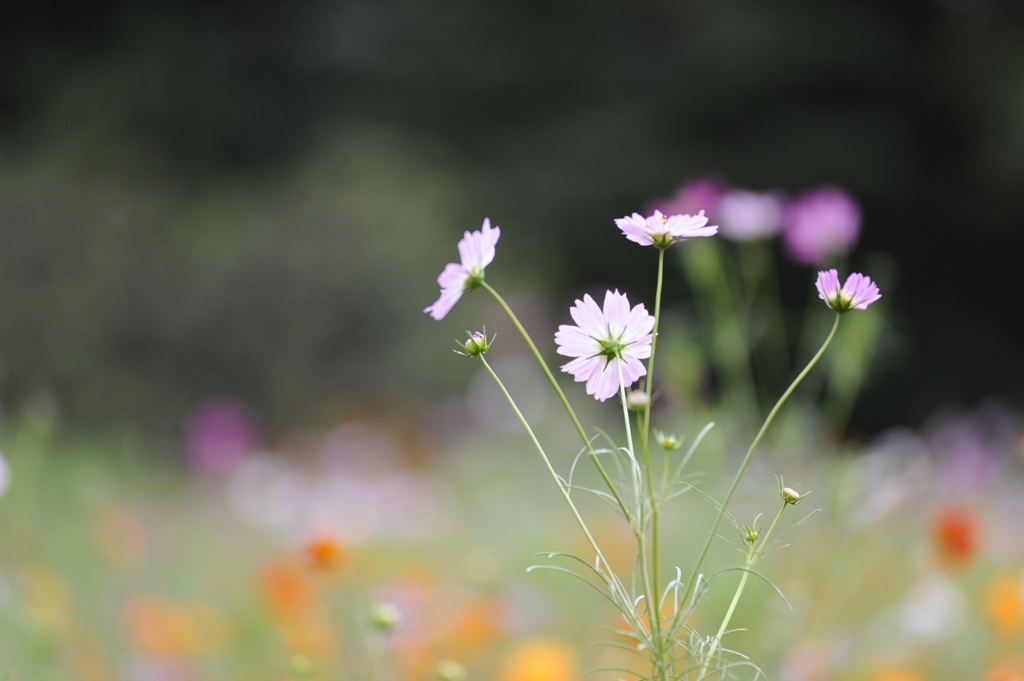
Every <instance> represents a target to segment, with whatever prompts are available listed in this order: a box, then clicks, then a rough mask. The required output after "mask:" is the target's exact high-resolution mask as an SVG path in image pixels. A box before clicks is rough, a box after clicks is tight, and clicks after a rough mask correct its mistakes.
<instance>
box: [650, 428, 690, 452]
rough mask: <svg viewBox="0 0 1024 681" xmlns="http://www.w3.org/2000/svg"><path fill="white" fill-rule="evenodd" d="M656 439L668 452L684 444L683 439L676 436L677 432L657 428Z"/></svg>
mask: <svg viewBox="0 0 1024 681" xmlns="http://www.w3.org/2000/svg"><path fill="white" fill-rule="evenodd" d="M654 440H655V441H656V442H657V443H658V446H659V447H661V448H662V449H664V450H665V451H666V452H674V451H676V450H677V449H679V448H680V447H682V446H683V442H682V440H680V439H679V438H678V437H676V434H675V433H663V432H661V431H660V430H655V431H654Z"/></svg>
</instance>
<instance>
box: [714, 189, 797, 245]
mask: <svg viewBox="0 0 1024 681" xmlns="http://www.w3.org/2000/svg"><path fill="white" fill-rule="evenodd" d="M784 212H785V202H784V200H783V198H782V197H781V196H780V195H778V194H774V193H767V194H758V193H757V192H750V191H746V190H743V189H733V190H732V191H729V192H727V193H726V194H725V195H724V196H723V197H722V198H721V200H720V201H719V204H718V222H719V234H721V235H722V236H724V237H725V238H726V239H731V240H733V241H753V240H755V239H767V238H768V237H772V236H775V235H776V234H778V233H779V230H780V229H781V228H782V217H783V214H784Z"/></svg>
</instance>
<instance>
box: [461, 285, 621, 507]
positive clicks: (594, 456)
mask: <svg viewBox="0 0 1024 681" xmlns="http://www.w3.org/2000/svg"><path fill="white" fill-rule="evenodd" d="M481 286H483V288H485V289H486V290H487V291H488V292H489V293H490V294H491V295H492V296H494V299H495V300H497V301H498V304H499V305H501V307H502V309H504V310H505V314H507V315H508V317H509V319H511V320H512V323H513V324H514V325H515V327H516V329H517V330H518V331H519V334H520V335H521V336H522V337H523V340H525V341H526V344H527V345H528V346H529V347H530V352H532V353H533V356H534V357H535V358H536V359H537V363H538V364H540V368H541V369H542V370H543V371H544V375H545V376H547V379H548V383H550V384H551V387H552V388H554V389H555V393H557V394H558V399H559V400H561V402H562V406H563V407H565V411H566V412H567V413H568V414H569V418H570V419H572V423H573V425H574V426H576V432H577V433H579V435H580V439H581V440H583V445H584V447H586V449H587V453H588V454H590V458H591V460H592V461H593V462H594V465H595V466H597V470H598V472H599V473H600V474H601V478H602V479H603V480H604V483H605V485H607V486H608V489H609V490H610V491H611V493H612V496H613V497H615V501H616V503H618V505H619V509H620V510H621V511H622V514H623V515H624V516H625V518H626V522H628V523H629V524H630V526H633V525H634V524H635V523H634V521H633V516H632V514H630V512H629V508H628V507H627V506H626V504H625V502H624V501H623V500H622V497H621V496H620V495H619V491H618V490H617V489H616V488H615V485H613V484H612V480H611V478H610V477H608V471H607V470H605V467H604V464H603V463H601V459H600V458H599V457H598V456H597V452H595V451H594V445H593V443H592V442H591V441H590V438H588V437H587V433H586V431H585V430H583V424H581V423H580V420H579V419H578V418H577V417H576V412H575V411H573V408H572V405H570V404H569V400H568V398H566V396H565V393H564V392H562V387H561V386H560V385H558V381H556V380H555V376H554V374H552V373H551V369H550V368H548V364H547V362H545V361H544V358H543V357H542V356H541V354H540V351H539V350H538V349H537V346H536V345H535V344H534V342H533V339H532V338H530V334H529V333H527V332H526V329H525V328H523V325H522V324H521V323H520V321H519V318H518V317H516V314H515V312H513V311H512V308H511V307H509V306H508V303H506V302H505V299H504V298H502V297H501V296H500V295H498V292H497V291H495V290H494V289H493V288H491V285H490V284H488V283H487V282H483V283H482V284H481Z"/></svg>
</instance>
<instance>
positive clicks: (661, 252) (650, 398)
mask: <svg viewBox="0 0 1024 681" xmlns="http://www.w3.org/2000/svg"><path fill="white" fill-rule="evenodd" d="M664 276H665V249H658V287H657V288H656V289H655V291H654V329H653V330H652V331H651V356H650V357H648V358H647V406H645V407H644V428H643V431H641V432H642V433H643V435H642V436H641V438H640V439H641V441H642V443H643V445H644V446H645V447H646V446H647V441H648V440H647V438H648V434H649V432H650V430H651V403H652V402H654V393H653V390H654V351H655V349H657V347H658V323H659V322H660V321H661V284H662V280H663V279H664Z"/></svg>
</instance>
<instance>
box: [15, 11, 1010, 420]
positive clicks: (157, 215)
mask: <svg viewBox="0 0 1024 681" xmlns="http://www.w3.org/2000/svg"><path fill="white" fill-rule="evenodd" d="M709 174H710V175H717V176H719V177H722V178H726V179H727V180H728V181H729V182H731V183H733V184H734V185H738V186H741V187H749V188H752V189H758V190H768V189H781V190H784V191H787V192H790V193H795V192H798V191H799V190H801V189H803V188H806V187H816V186H820V185H824V184H838V185H840V186H842V187H844V188H846V189H847V190H848V191H849V192H851V193H852V194H853V195H855V196H856V197H857V198H858V200H859V201H860V202H861V205H862V208H863V214H864V227H863V236H862V238H861V243H860V245H859V247H858V249H857V251H856V252H855V253H854V255H853V256H852V258H851V265H852V266H854V267H857V266H861V267H864V266H865V265H866V264H867V263H870V262H886V263H891V266H889V267H888V270H889V271H888V273H887V274H886V275H885V276H886V280H885V283H886V285H887V288H886V290H885V291H884V293H885V294H886V296H887V298H886V301H887V303H888V304H889V306H890V307H889V310H890V314H891V320H892V321H891V324H892V328H891V329H890V332H889V337H890V341H889V342H888V350H887V351H886V354H885V360H884V361H881V362H879V363H878V365H877V366H876V367H875V369H874V371H873V373H872V375H871V380H870V383H869V384H868V385H867V388H866V390H865V392H864V393H863V394H862V396H861V398H860V400H859V402H858V404H857V408H856V410H855V411H854V416H853V428H854V429H855V430H857V431H859V432H863V433H871V432H875V431H877V430H879V429H881V428H883V427H886V426H890V425H893V424H896V423H902V422H918V421H920V420H922V419H923V418H925V417H926V416H927V415H929V414H931V413H933V412H934V411H935V410H936V409H937V408H939V407H940V406H943V405H946V404H949V403H964V404H971V403H973V402H975V401H977V400H979V399H982V398H986V397H995V398H997V399H1003V400H1008V401H1011V402H1015V403H1016V404H1017V405H1020V404H1021V402H1022V401H1024V356H1022V353H1021V352H1020V348H1021V347H1022V344H1024V325H1021V324H1018V323H1016V322H1017V317H1019V316H1020V315H1021V311H1022V310H1024V268H1021V267H1020V266H1019V265H1018V262H1019V260H1020V252H1021V247H1022V246H1024V231H1022V229H1021V227H1022V225H1024V191H1021V189H1022V187H1024V5H1022V4H1021V3H1016V2H1006V1H1004V2H1000V1H998V0H974V1H972V0H959V1H958V0H946V1H945V2H940V1H937V0H936V1H933V2H904V3H894V2H838V1H837V2H817V1H814V0H806V1H783V2H771V3H765V2H753V1H749V2H747V1H727V0H726V1H721V2H700V3H696V2H670V1H662V2H654V1H647V0H633V1H631V2H622V1H610V0H587V1H586V2H582V1H572V2H570V1H559V0H544V1H536V2H497V1H493V2H458V1H450V2H432V1H428V0H418V1H415V2H412V1H408V0H376V1H373V0H337V1H334V2H328V1H325V0H298V1H293V2H271V1H270V0H262V1H260V0H252V1H244V0H239V1H235V2H225V1H220V2H218V1H207V2H182V1H180V0H177V1H175V2H169V1H167V0H164V1H154V2H147V3H131V2H109V1H108V2H102V1H97V2H90V3H77V4H73V3H62V2H54V1H49V0H34V1H31V2H29V1H26V0H0V404H2V406H3V408H4V410H5V411H7V412H13V411H17V410H18V409H20V408H22V406H23V405H24V404H25V403H26V402H27V401H31V400H32V399H35V397H34V396H37V395H40V394H46V395H52V396H53V397H55V398H56V401H57V402H58V403H59V405H60V407H61V411H62V414H63V415H64V417H65V418H66V419H67V420H68V421H69V422H72V423H78V424H82V425H95V424H97V423H121V422H128V421H131V420H134V419H138V418H141V417H148V416H157V417H160V418H164V419H169V420H171V421H175V422H177V420H179V419H180V418H181V416H182V415H183V414H184V413H185V412H186V411H187V410H188V409H189V408H191V407H192V406H193V405H194V404H195V403H196V402H197V401H199V400H202V399H205V398H207V397H210V396H214V395H220V394H227V395H233V396H235V397H238V398H240V399H242V400H244V401H246V402H248V403H249V404H251V405H253V406H254V407H255V409H256V410H257V411H258V412H259V413H260V414H261V415H263V416H264V417H265V418H267V419H269V420H270V421H271V423H277V424H284V423H299V424H301V423H310V422H318V421H320V420H323V419H330V418H332V417H335V416H336V415H337V414H339V413H342V412H344V411H346V410H351V409H354V408H359V407H360V406H361V405H364V404H366V403H368V402H373V401H375V400H380V401H391V402H393V401H395V400H409V401H413V402H415V401H416V400H423V399H425V398H430V397H432V396H434V395H438V394H444V393H445V392H448V391H454V390H461V389H463V388H464V386H465V383H466V376H467V375H468V373H467V371H468V370H465V369H462V368H459V367H460V366H461V365H458V364H457V363H456V362H455V361H454V360H453V359H452V357H453V356H452V355H451V353H450V352H449V348H450V347H451V338H452V337H453V336H458V335H461V334H462V331H463V329H464V328H470V327H471V326H475V325H476V324H477V323H478V322H477V320H478V319H479V318H480V315H479V313H480V311H481V309H482V308H483V306H484V305H485V302H486V301H484V300H482V298H483V297H482V296H476V297H473V298H471V299H468V300H467V301H465V302H464V303H460V306H459V307H458V308H457V309H456V311H455V312H453V313H452V315H451V316H450V317H449V318H448V319H446V320H444V322H442V323H441V324H437V323H435V322H433V321H431V320H430V319H428V318H427V317H426V315H423V314H422V312H421V310H422V308H423V307H425V306H426V305H428V304H429V303H431V302H432V301H433V300H434V298H435V297H436V293H437V289H436V286H435V285H434V279H435V277H436V276H437V273H438V272H439V271H440V270H441V268H442V266H443V265H444V263H445V262H448V261H449V260H451V259H454V256H455V241H456V240H457V238H458V237H459V235H460V234H461V232H462V231H463V230H466V229H477V228H479V225H480V221H481V219H482V218H483V217H484V216H485V215H487V216H490V217H491V219H492V220H493V221H494V222H495V223H496V224H498V225H501V226H502V228H503V237H502V243H501V244H500V246H499V254H498V260H497V261H496V266H495V267H492V268H491V269H490V270H489V271H488V280H489V281H492V282H494V283H495V284H496V285H498V286H500V287H501V288H502V290H509V291H519V292H526V293H528V294H531V295H533V296H535V297H536V298H537V299H540V300H546V301H550V306H551V307H550V309H551V310H553V311H554V312H552V313H551V314H552V315H553V316H552V320H554V321H561V320H562V317H564V314H562V311H563V310H564V306H567V305H568V304H569V303H570V302H571V300H572V298H573V297H575V296H578V295H579V294H580V293H581V292H582V291H583V290H586V289H587V288H588V287H590V286H592V285H596V284H608V285H616V286H620V287H622V288H624V289H625V290H628V291H630V292H631V293H635V294H636V295H640V296H644V297H646V299H647V300H650V299H651V296H652V293H653V270H652V260H651V258H650V256H651V253H650V252H648V250H647V249H641V248H627V247H626V246H624V243H625V242H624V241H623V239H622V237H621V236H620V235H619V234H618V232H617V230H615V228H614V226H613V225H612V222H611V220H612V218H614V217H618V216H621V215H623V214H626V213H630V212H632V211H634V210H641V209H642V208H643V207H644V206H646V205H649V203H650V202H651V201H652V200H654V199H657V198H659V197H664V196H668V195H670V194H671V193H672V192H673V191H674V190H675V188H676V187H677V186H678V185H679V184H680V182H682V181H683V180H685V179H687V178H693V177H697V176H705V175H709ZM497 265H500V267H497ZM869 273H870V272H869ZM878 276H880V275H878ZM812 277H813V275H812V272H811V271H810V270H809V269H807V268H803V267H798V266H795V265H794V266H790V267H788V268H786V269H784V270H783V271H782V292H783V296H784V299H785V300H786V302H787V303H788V304H790V305H792V306H794V308H798V307H800V306H802V305H803V304H804V302H805V301H806V299H807V295H808V289H809V287H810V285H811V282H812V280H813V278H812ZM666 291H667V293H666V295H667V296H668V297H669V298H672V299H678V298H682V297H685V295H686V290H685V284H684V280H683V278H682V277H681V276H680V275H679V274H678V272H677V270H676V268H670V273H669V280H668V282H667V290H666ZM460 372H461V373H460Z"/></svg>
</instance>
